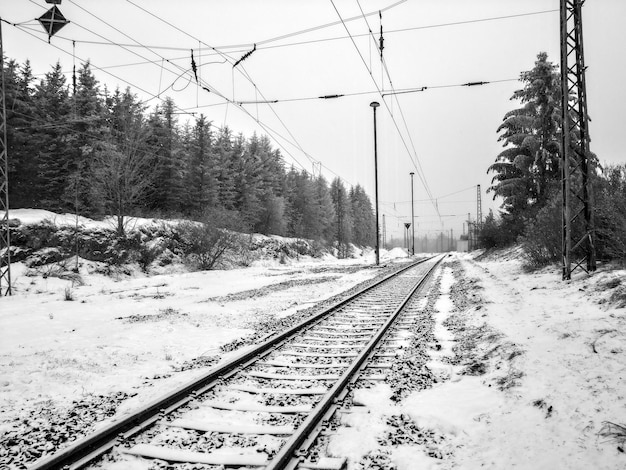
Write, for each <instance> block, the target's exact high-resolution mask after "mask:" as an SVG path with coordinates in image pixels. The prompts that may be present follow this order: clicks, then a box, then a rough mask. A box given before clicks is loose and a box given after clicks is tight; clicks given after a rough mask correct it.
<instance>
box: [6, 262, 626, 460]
mask: <svg viewBox="0 0 626 470" xmlns="http://www.w3.org/2000/svg"><path fill="white" fill-rule="evenodd" d="M383 255H384V256H383V261H384V262H386V263H389V262H390V261H392V258H393V260H395V261H402V260H403V259H405V258H401V257H399V256H400V255H401V253H399V252H398V251H394V252H392V253H383ZM474 255H475V254H474ZM479 259H480V258H479ZM372 261H373V260H372V254H371V253H369V254H368V255H367V256H366V257H364V258H359V259H354V260H347V261H346V260H335V259H331V258H326V259H324V260H312V259H301V260H300V261H298V262H295V261H294V262H291V264H287V265H283V264H279V263H278V262H274V261H267V262H261V263H257V264H256V265H255V266H253V267H250V268H245V269H235V270H229V271H208V272H196V273H178V274H167V275H166V274H163V275H156V276H151V277H147V276H146V275H144V274H139V273H138V272H135V273H134V274H132V275H122V274H120V275H119V276H117V277H109V276H103V275H101V274H94V271H95V267H94V265H93V263H90V262H87V261H82V262H81V275H82V278H83V282H84V284H83V285H72V283H71V282H70V281H65V280H61V279H57V278H51V277H48V278H45V279H44V278H43V277H41V276H35V277H29V276H26V268H25V267H24V266H23V265H21V264H20V263H16V264H15V265H14V266H13V277H14V281H15V284H14V285H15V295H14V296H12V297H9V298H2V299H1V300H0V305H1V309H0V410H1V411H0V439H2V441H3V443H2V445H0V466H2V464H7V463H8V462H10V461H11V460H10V456H11V455H12V454H10V453H9V449H12V447H11V445H14V444H15V441H16V439H17V440H19V439H18V438H19V436H20V435H24V436H31V435H32V436H33V438H32V439H31V440H30V441H29V440H26V441H24V442H26V444H24V442H22V444H21V445H27V443H28V442H33V440H34V439H35V437H36V436H38V437H39V438H42V439H44V440H47V441H50V442H57V440H56V439H55V436H54V435H48V436H47V437H46V436H43V437H42V436H41V435H38V434H37V430H38V429H40V428H41V429H44V430H45V432H47V433H48V434H50V433H52V434H54V429H63V432H66V433H67V432H69V433H74V434H76V433H80V432H81V431H83V430H84V429H81V426H83V427H84V423H85V422H86V423H88V424H90V429H95V428H98V427H99V426H102V425H103V423H106V422H108V420H111V419H115V416H118V417H119V416H121V415H124V414H125V413H128V412H129V410H132V409H134V408H136V407H137V406H139V405H140V404H142V403H145V402H147V401H150V400H152V399H154V398H157V397H158V396H161V395H162V394H163V393H165V392H166V391H167V390H169V389H172V388H174V387H175V386H176V385H179V384H181V383H184V382H187V381H189V380H191V379H192V378H193V377H195V376H197V375H200V374H202V373H204V372H205V371H206V370H207V368H208V367H211V366H213V365H215V364H216V363H217V362H218V361H220V360H224V359H226V358H228V357H229V355H230V354H232V353H229V352H223V350H222V349H221V347H222V346H223V345H226V344H228V343H230V342H232V341H234V340H237V339H240V338H243V337H245V336H247V335H249V334H251V333H253V332H254V330H255V329H257V328H259V325H260V324H262V323H263V322H264V321H271V320H275V319H279V318H284V317H288V316H290V315H293V314H294V313H296V312H298V311H300V310H302V309H306V308H308V307H312V306H313V305H315V304H316V303H318V302H320V301H323V300H324V299H328V298H330V297H332V296H333V295H336V294H339V293H340V292H342V291H345V290H347V289H349V288H352V287H354V286H355V285H357V284H359V283H361V282H363V281H367V280H368V279H371V278H373V277H375V276H376V275H378V274H381V271H382V269H381V268H375V267H373V266H372V264H373V263H372ZM625 274H626V273H625V272H624V271H609V270H606V269H605V270H600V271H599V272H598V273H597V274H595V275H594V276H592V277H587V276H584V275H578V276H577V277H576V278H575V279H574V280H572V281H570V282H562V281H560V278H559V273H558V270H557V269H556V268H554V269H546V270H544V271H541V272H539V273H534V274H529V273H525V272H524V271H523V270H522V267H521V263H520V261H519V259H518V257H517V256H516V255H515V253H514V252H509V253H501V254H500V255H497V256H496V255H493V256H491V257H486V258H483V259H480V260H479V261H477V260H475V259H473V257H472V255H462V254H454V255H453V256H452V257H449V258H447V261H446V263H445V264H444V265H443V266H442V267H441V268H439V270H438V273H437V284H436V285H437V286H438V287H437V289H438V295H437V296H436V302H434V312H433V315H434V320H435V323H434V330H433V331H434V335H435V337H436V339H437V343H438V345H439V347H438V348H437V349H432V350H431V352H430V357H431V359H430V362H428V364H427V367H429V368H430V369H431V370H432V371H434V372H435V374H436V375H437V377H438V378H439V380H438V382H437V383H435V384H434V385H433V387H432V388H429V389H426V390H422V391H419V392H412V393H410V394H408V396H407V397H405V398H404V399H403V400H401V401H399V402H394V401H391V400H388V398H389V397H390V395H391V391H390V388H389V386H388V385H386V384H381V385H378V386H376V387H373V388H370V389H365V390H359V391H358V396H357V397H356V398H357V399H358V401H359V402H360V403H361V404H362V405H363V406H362V407H359V410H361V411H359V413H360V414H358V413H355V414H353V415H352V416H351V417H347V418H346V419H345V420H344V421H345V424H346V427H342V428H340V429H339V431H338V433H337V434H336V435H335V436H333V438H332V439H331V442H330V444H329V450H331V451H333V452H335V453H337V454H338V455H345V456H348V457H349V458H350V462H351V463H350V468H351V469H361V468H366V467H364V466H363V464H362V463H361V464H358V465H357V463H358V462H362V459H363V457H364V456H365V455H366V454H368V455H370V456H375V455H382V456H383V457H382V461H385V462H390V463H392V464H393V465H395V468H397V469H398V470H409V469H417V468H420V469H421V468H426V469H427V468H462V469H465V468H469V469H473V468H491V469H503V468H511V467H515V468H523V469H590V468H594V469H621V468H626V455H625V454H624V453H623V450H624V441H623V439H624V438H622V440H620V438H619V436H617V438H614V437H615V436H614V437H611V436H610V435H609V434H610V431H615V430H619V429H618V428H615V427H612V426H611V425H609V424H607V422H610V423H616V424H621V425H626V380H625V378H626V311H625V309H624V305H626V279H625V276H624V275H625ZM66 291H67V292H69V294H70V296H71V299H72V300H66V298H67V292H66ZM226 349H228V348H226ZM103 403H104V404H106V405H108V412H106V413H103V414H102V415H100V416H96V417H91V418H90V419H88V420H87V421H84V422H83V424H80V423H79V424H77V425H76V428H75V429H72V428H71V427H70V428H69V429H67V428H66V427H61V426H60V424H59V427H58V428H54V427H52V428H50V427H49V426H48V427H46V422H55V423H57V422H60V421H68V419H69V418H68V417H72V419H73V418H74V416H75V415H76V414H77V413H78V414H80V410H81V409H82V408H81V406H83V405H84V409H85V410H88V409H92V408H93V407H94V406H95V405H98V404H100V405H102V404H103ZM77 410H78V411H77ZM390 416H396V417H397V416H401V418H399V419H400V421H401V422H395V423H392V424H390V419H389V417H390ZM396 421H397V419H396ZM411 426H412V427H413V428H411ZM392 428H393V429H405V431H406V433H407V435H409V434H410V432H409V431H410V429H417V428H419V430H420V435H425V436H429V437H428V438H427V439H426V438H424V439H422V438H420V439H418V440H416V439H415V438H411V439H412V440H413V441H412V442H410V441H411V439H408V441H409V443H407V439H404V440H401V442H400V443H396V444H393V445H390V444H389V439H387V440H385V439H381V436H383V435H385V433H389V431H390V429H392ZM50 429H52V431H50ZM7 436H8V437H11V440H10V442H9V440H7ZM50 445H51V444H50ZM40 451H42V452H45V451H46V447H45V446H44V447H43V450H40ZM370 461H373V460H370ZM359 465H360V466H359ZM8 468H17V467H12V466H11V464H9V467H8ZM371 468H384V467H375V466H374V465H373V466H372V467H371Z"/></svg>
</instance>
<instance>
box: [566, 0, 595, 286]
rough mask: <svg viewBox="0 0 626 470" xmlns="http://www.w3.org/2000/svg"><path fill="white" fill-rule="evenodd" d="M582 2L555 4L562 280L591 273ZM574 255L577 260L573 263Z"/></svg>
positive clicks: (592, 241) (572, 0)
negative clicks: (580, 229)
mask: <svg viewBox="0 0 626 470" xmlns="http://www.w3.org/2000/svg"><path fill="white" fill-rule="evenodd" d="M583 3H584V0H561V2H560V7H561V8H560V11H561V95H562V96H561V99H562V102H561V120H562V122H563V131H562V132H561V177H562V180H561V182H562V185H561V196H562V201H563V211H562V230H563V232H562V257H561V258H562V263H561V264H562V278H563V280H568V279H571V276H572V272H573V271H574V270H575V269H576V268H579V267H580V268H581V269H583V270H584V271H585V272H587V273H590V272H593V271H595V270H596V249H595V222H594V217H593V203H592V190H591V178H590V175H593V169H594V166H595V162H594V159H593V156H592V155H591V151H590V148H589V142H590V141H591V139H590V138H589V117H588V115H587V88H586V81H585V58H584V51H583V24H582V5H583ZM572 196H573V197H572ZM581 215H582V216H583V217H582V219H584V220H583V223H584V234H583V235H582V237H580V238H574V233H573V232H574V230H573V226H574V222H575V221H576V220H577V219H578V220H580V219H581V217H580V216H581ZM574 257H575V258H576V259H573V258H574ZM572 263H574V266H573V267H572ZM583 265H585V266H583Z"/></svg>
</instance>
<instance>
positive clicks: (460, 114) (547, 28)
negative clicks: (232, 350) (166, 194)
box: [0, 0, 626, 237]
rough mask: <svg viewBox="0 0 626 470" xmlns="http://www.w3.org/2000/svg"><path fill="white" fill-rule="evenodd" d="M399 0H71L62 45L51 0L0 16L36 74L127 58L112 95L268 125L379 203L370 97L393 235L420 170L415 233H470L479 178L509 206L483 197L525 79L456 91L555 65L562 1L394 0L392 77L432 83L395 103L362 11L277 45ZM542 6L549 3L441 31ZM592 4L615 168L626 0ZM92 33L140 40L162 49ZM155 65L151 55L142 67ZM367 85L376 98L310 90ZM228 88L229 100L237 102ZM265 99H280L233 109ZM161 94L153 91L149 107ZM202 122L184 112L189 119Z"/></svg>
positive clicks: (595, 59)
mask: <svg viewBox="0 0 626 470" xmlns="http://www.w3.org/2000/svg"><path fill="white" fill-rule="evenodd" d="M395 3H397V2H396V1H394V0H385V1H382V0H380V1H379V0H376V1H375V0H360V2H358V1H357V0H334V5H333V2H331V0H324V1H322V0H317V1H308V0H307V1H304V0H302V1H297V2H295V1H287V0H281V1H279V0H264V1H252V0H250V1H243V0H240V1H237V0H233V1H229V2H225V1H206V0H202V1H200V0H182V1H171V0H170V1H165V0H150V1H148V0H132V2H131V1H128V0H110V1H107V2H102V1H96V0H82V1H79V0H64V1H63V2H62V4H61V5H60V8H61V10H62V12H63V14H64V15H65V16H66V18H68V19H69V20H70V21H71V22H72V23H71V24H70V25H68V26H66V27H65V28H64V29H62V30H61V31H60V32H59V34H58V37H55V38H53V39H52V45H48V44H47V41H46V40H45V36H44V35H43V34H42V33H41V32H40V30H42V29H41V27H40V26H39V25H38V24H37V23H35V22H33V21H32V19H33V18H36V17H38V16H40V15H41V14H42V13H43V12H44V11H45V10H46V9H47V8H49V7H50V5H48V4H46V3H45V1H44V0H20V1H19V2H18V1H16V0H0V16H2V18H3V19H5V20H8V21H10V22H14V23H17V22H25V21H28V23H27V24H26V25H22V26H21V27H20V29H18V28H15V27H13V26H10V25H7V24H6V23H5V24H3V26H2V27H3V33H4V47H5V54H6V55H7V56H8V57H11V58H15V59H17V60H19V61H23V60H25V59H26V58H30V60H31V63H32V67H33V69H34V71H35V73H43V72H46V71H48V70H49V66H50V64H52V63H54V62H56V61H57V60H60V61H61V63H62V64H63V68H64V70H67V71H68V83H69V82H71V77H70V73H69V72H70V71H71V68H72V56H71V51H72V42H71V41H70V40H68V39H72V40H75V41H76V56H77V57H78V58H77V63H78V62H80V59H87V58H89V59H90V60H91V62H92V64H93V65H94V66H96V67H111V66H116V67H114V68H106V69H105V70H107V71H108V72H110V73H111V74H114V75H116V76H117V78H116V77H113V76H110V75H107V74H105V73H104V72H101V71H98V70H96V71H95V73H96V76H97V77H98V79H99V80H100V81H101V83H106V84H107V86H108V87H109V88H110V89H113V88H115V86H116V85H118V84H119V86H120V87H122V88H123V87H126V86H127V85H128V83H124V82H123V81H122V79H124V80H127V81H128V82H130V84H131V87H132V88H133V90H134V91H135V92H136V93H137V94H138V95H139V97H140V98H142V99H146V100H148V99H149V98H151V97H152V96H154V95H159V96H160V97H161V98H162V97H165V96H170V97H171V98H173V99H174V100H175V102H176V104H177V105H178V106H179V107H180V108H181V109H184V110H187V111H190V112H197V113H200V112H201V113H204V114H205V115H206V116H207V117H208V118H209V119H210V120H211V121H212V122H213V124H214V125H215V126H221V125H223V124H227V125H228V126H229V127H231V128H232V129H233V130H235V131H237V132H243V133H244V134H246V135H250V134H252V132H254V131H256V132H258V133H264V134H267V133H268V132H269V133H270V134H272V135H273V137H274V138H276V139H277V142H278V143H280V146H281V148H282V151H283V154H284V155H285V159H286V161H287V163H288V164H292V163H293V164H294V165H295V166H296V167H298V168H304V169H306V170H307V171H310V172H311V171H313V170H314V164H313V163H312V160H313V161H318V162H321V164H322V173H323V174H324V175H325V176H326V177H327V178H328V179H329V180H330V179H332V178H333V177H334V176H335V175H339V176H341V177H342V178H343V179H344V180H345V181H346V182H347V183H350V184H356V183H357V182H358V183H360V184H362V185H363V186H364V187H365V189H366V190H367V191H368V193H369V194H370V196H371V198H372V200H373V199H374V197H373V194H374V191H373V187H374V184H373V183H374V181H373V180H374V171H373V132H372V131H373V129H372V128H373V124H372V111H371V108H370V107H369V103H370V102H371V101H374V100H376V101H379V102H380V103H381V105H382V106H381V107H380V108H378V110H379V111H378V125H379V128H378V136H379V191H380V201H381V205H380V208H381V213H384V214H385V215H386V219H387V230H388V233H390V234H394V235H395V236H397V237H401V236H402V231H401V227H402V223H403V222H405V221H408V219H409V218H410V203H409V201H410V177H409V172H410V171H418V172H419V173H420V174H421V175H422V178H419V177H418V176H416V177H415V200H416V205H415V212H416V216H417V219H416V220H417V223H418V226H417V231H416V235H420V234H423V233H424V232H428V233H430V234H431V235H432V234H433V231H434V230H437V231H438V230H440V229H441V228H442V223H443V228H444V229H445V230H449V229H454V231H455V233H457V234H458V233H460V231H461V228H462V222H463V220H464V219H465V218H466V216H464V215H465V214H467V212H472V214H473V215H472V217H474V216H475V214H474V212H475V208H476V204H475V198H476V191H475V185H476V184H481V186H482V189H483V213H484V214H486V213H487V212H488V209H489V208H496V207H497V206H498V201H495V202H494V201H492V198H491V195H486V194H485V192H484V191H485V189H486V188H487V187H488V186H489V184H490V181H491V176H490V175H487V174H486V170H487V167H488V166H489V165H490V164H491V163H492V162H493V161H494V158H495V156H496V155H497V153H498V152H499V151H500V149H501V147H500V144H499V143H498V142H497V134H496V132H495V131H496V129H497V127H498V125H499V124H500V122H501V120H502V116H503V115H504V113H505V112H506V111H508V110H510V109H513V108H514V107H516V106H517V103H515V102H511V101H509V98H510V96H511V95H512V93H513V91H514V90H515V89H517V88H519V85H520V84H519V82H517V81H502V82H497V83H491V84H488V85H483V86H476V87H459V86H451V87H448V85H459V84H463V83H467V82H477V81H490V82H496V81H498V80H508V79H516V78H518V77H519V73H520V72H521V71H523V70H528V69H530V68H532V66H533V63H534V61H535V58H536V55H537V53H539V52H540V51H546V52H547V53H548V56H549V58H550V59H551V60H552V61H554V62H555V63H558V59H559V49H558V48H559V37H558V33H559V15H558V12H557V11H556V10H558V7H559V2H558V0H525V1H523V2H522V1H519V0H475V1H467V0H408V1H405V2H403V3H399V4H397V5H395V6H393V7H392V8H389V9H387V10H386V11H384V12H383V14H382V24H383V30H384V39H385V41H384V46H385V48H384V57H385V60H386V64H387V68H388V71H389V74H390V76H391V79H392V81H393V87H394V88H395V89H396V90H401V89H407V88H415V87H427V89H426V90H424V91H422V92H417V93H407V94H400V95H396V96H397V100H396V99H395V98H393V97H391V96H386V97H385V98H384V100H385V102H386V104H387V106H388V108H387V107H386V106H385V105H384V104H383V98H382V97H381V96H380V95H379V94H378V92H377V88H378V89H381V90H383V89H384V90H386V92H388V91H390V86H389V80H388V78H387V76H386V75H385V74H384V73H382V72H381V65H380V59H379V57H378V51H377V50H376V46H375V44H374V42H373V40H372V38H371V37H368V35H367V34H366V33H367V32H368V25H367V24H366V21H365V19H363V18H362V17H360V18H358V19H356V20H353V21H348V22H346V23H345V26H344V25H343V24H342V23H339V24H336V25H334V26H329V27H325V28H320V29H316V30H315V31H312V32H309V33H306V34H299V35H293V36H290V37H287V38H284V39H280V40H271V39H273V38H278V37H281V36H283V35H287V34H289V33H293V32H297V31H302V30H307V29H309V28H314V27H317V26H320V25H326V24H329V23H334V22H338V21H339V20H340V16H341V18H342V19H344V20H346V19H348V18H352V17H359V16H361V10H362V11H363V12H365V13H366V14H367V13H369V12H377V11H378V10H380V9H384V8H386V7H389V6H392V5H394V4H395ZM335 6H336V9H337V10H338V12H339V15H340V16H339V15H338V13H337V11H335ZM144 9H145V10H147V12H146V11H144ZM550 10H555V11H552V12H550ZM148 12H150V13H152V14H154V15H156V16H158V17H160V18H163V19H165V20H167V21H168V22H170V23H171V25H173V26H176V27H178V28H180V29H181V30H183V32H181V31H177V30H176V29H175V28H174V27H173V26H170V25H167V24H165V23H164V22H162V21H160V20H158V19H157V18H155V17H154V16H152V15H151V14H150V13H148ZM535 12H543V13H537V14H533V15H527V16H518V17H512V18H501V19H498V20H493V21H479V22H471V23H464V24H456V25H447V26H443V24H449V23H457V22H461V23H463V22H467V21H472V20H479V19H487V18H495V17H504V16H512V15H523V14H527V13H535ZM583 13H584V28H585V54H586V62H587V65H588V66H589V69H588V75H587V80H588V97H589V98H588V99H589V112H590V115H591V118H592V123H591V126H590V133H591V138H592V143H591V146H592V150H593V151H594V152H596V153H597V154H598V156H599V157H600V160H601V161H602V162H619V161H624V157H623V155H622V153H621V149H620V148H619V147H618V145H619V136H620V135H621V134H620V133H621V132H622V130H623V129H624V127H625V124H626V123H625V122H624V121H625V118H624V116H623V113H618V109H619V108H620V107H621V106H620V105H621V104H623V103H624V102H625V101H626V99H625V98H626V91H625V89H624V87H623V85H622V84H623V81H624V78H625V76H626V65H625V62H624V60H623V56H622V55H623V52H622V50H623V48H624V45H625V44H626V32H625V31H624V28H622V27H621V26H620V25H619V24H618V21H620V20H621V19H622V18H624V17H625V16H626V2H623V1H622V0H593V1H588V2H586V4H585V7H584V9H583ZM92 15H94V16H92ZM100 19H102V20H104V21H106V22H107V23H109V25H110V26H108V25H107V24H105V23H104V22H102V21H100ZM367 22H368V23H369V27H370V28H371V30H372V32H373V33H374V36H375V39H376V40H378V37H379V31H380V20H379V17H378V14H377V13H376V14H375V15H372V16H368V17H367ZM436 25H439V26H437V27H427V26H436ZM111 26H113V27H115V28H117V29H118V30H119V31H116V30H115V29H113V28H112V27H111ZM346 27H347V28H348V30H349V32H350V33H351V34H352V35H353V36H355V37H354V43H353V42H352V40H351V39H349V38H347V33H346ZM396 30H404V31H396ZM29 33H30V34H32V35H35V36H36V37H37V38H39V39H36V38H34V37H32V36H31V35H29ZM94 33H95V34H94ZM122 33H125V34H122ZM98 35H101V36H102V37H99V36H98ZM63 38H67V39H63ZM333 38H334V39H333ZM41 39H44V40H41ZM330 39H332V40H330ZM85 41H90V42H101V43H109V42H110V41H112V42H115V43H117V44H126V45H135V46H136V45H137V43H140V44H142V45H144V46H149V47H150V50H148V49H146V48H142V47H130V46H125V47H119V46H113V45H110V44H107V45H100V44H93V43H86V42H85ZM199 41H200V42H199ZM254 43H256V44H257V50H256V51H255V52H254V53H252V54H251V55H250V56H249V57H248V58H247V59H246V60H245V61H243V62H242V63H241V64H239V65H238V66H237V68H236V69H233V67H232V63H233V61H235V60H237V59H239V58H240V57H242V56H243V55H244V54H245V53H246V52H248V51H250V50H251V49H252V44H254ZM294 43H298V44H294ZM207 45H209V46H212V47H214V48H216V49H217V50H218V51H219V52H220V53H219V54H218V53H217V52H215V51H213V50H210V49H208V48H207ZM355 45H356V47H355ZM55 46H56V47H55ZM154 46H163V47H167V49H165V48H163V49H161V48H159V49H157V48H155V47H154ZM231 46H235V47H231ZM357 47H358V50H359V52H360V55H359V52H357ZM59 48H60V49H62V50H60V49H59ZM191 49H193V50H194V59H195V61H196V64H197V65H198V66H199V70H200V72H199V76H200V78H201V79H202V81H203V82H204V85H206V86H208V87H209V88H210V89H211V90H212V92H211V93H208V92H206V91H205V90H203V89H201V88H199V87H198V86H196V83H195V80H192V79H191V74H190V67H191V60H190V54H191V52H190V50H191ZM199 49H201V52H200V51H199ZM63 51H65V52H63ZM224 59H228V60H227V61H226V62H223V61H224ZM147 60H149V61H152V62H150V63H143V64H137V63H138V62H146V61H147ZM222 62H223V63H222ZM125 64H126V66H122V65H125ZM127 64H137V65H127ZM370 70H371V75H370ZM181 74H182V77H180V78H178V79H176V77H177V76H178V75H181ZM255 86H256V87H255ZM139 87H140V88H141V89H143V91H142V90H140V89H139ZM167 87H169V88H168V89H167V90H165V89H166V88H167ZM215 90H217V91H218V92H219V93H221V94H222V95H223V97H220V96H218V94H216V93H215ZM360 92H372V93H370V94H357V95H354V96H344V97H341V98H337V99H313V100H300V99H301V98H310V97H318V96H324V95H334V94H346V95H347V94H351V93H360ZM224 97H225V98H227V99H228V100H229V101H231V103H228V104H227V101H226V100H225V98H224ZM263 100H269V101H273V100H279V101H278V102H277V103H273V104H262V103H261V104H243V105H233V104H232V101H234V102H242V101H243V102H246V101H263ZM290 100H293V101H290ZM158 102H159V99H158V98H153V99H151V100H150V101H149V102H148V104H150V105H151V106H154V105H156V104H157V103H158ZM398 105H399V106H400V107H399V106H398ZM242 108H243V109H245V110H247V112H248V113H246V112H244V111H243V109H242ZM389 111H391V112H392V113H393V116H394V118H395V122H394V120H393V119H392V118H391V115H390V112H389ZM189 118H190V116H186V115H184V114H181V115H180V116H179V122H181V123H184V122H185V121H186V120H187V119H189ZM257 118H258V120H259V121H260V123H261V124H259V123H257V121H256V120H257ZM405 123H406V126H407V127H408V131H409V132H408V133H407V131H406V129H405ZM396 126H398V128H396ZM398 129H399V130H400V132H399V131H398ZM400 135H401V136H402V137H400ZM275 145H277V146H278V144H276V143H275ZM407 149H408V150H407ZM414 162H415V163H414ZM416 164H417V170H416ZM421 179H423V180H425V181H426V183H427V185H428V187H429V188H430V193H431V194H432V196H434V197H435V198H438V202H437V205H438V207H439V212H440V213H441V214H442V215H443V216H445V217H443V218H442V219H441V220H439V218H438V217H437V216H436V211H435V208H434V207H433V204H432V203H431V202H430V201H426V199H428V195H427V192H426V190H425V188H424V185H423V184H422V181H421ZM452 193H456V194H452ZM449 194H451V195H450V196H447V195H449ZM448 216H452V217H448Z"/></svg>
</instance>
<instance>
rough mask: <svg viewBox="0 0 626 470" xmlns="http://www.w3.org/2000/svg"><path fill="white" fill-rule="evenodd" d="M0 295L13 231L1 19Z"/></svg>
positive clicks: (6, 283)
mask: <svg viewBox="0 0 626 470" xmlns="http://www.w3.org/2000/svg"><path fill="white" fill-rule="evenodd" d="M0 76H1V77H0V87H2V90H0V101H1V102H0V212H1V214H0V217H1V218H0V297H2V296H6V295H11V294H12V292H11V232H10V230H9V162H8V160H9V159H8V152H7V114H6V103H5V93H4V47H3V43H2V21H0Z"/></svg>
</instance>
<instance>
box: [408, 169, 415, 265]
mask: <svg viewBox="0 0 626 470" xmlns="http://www.w3.org/2000/svg"><path fill="white" fill-rule="evenodd" d="M409 174H410V175H411V254H412V255H413V256H415V209H414V204H413V175H414V174H415V173H413V172H411V173H409Z"/></svg>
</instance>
